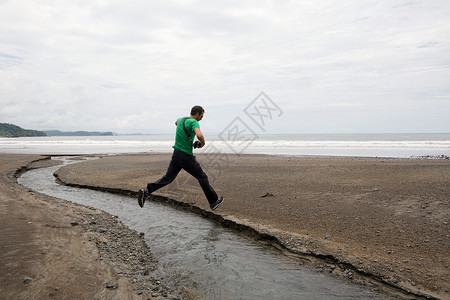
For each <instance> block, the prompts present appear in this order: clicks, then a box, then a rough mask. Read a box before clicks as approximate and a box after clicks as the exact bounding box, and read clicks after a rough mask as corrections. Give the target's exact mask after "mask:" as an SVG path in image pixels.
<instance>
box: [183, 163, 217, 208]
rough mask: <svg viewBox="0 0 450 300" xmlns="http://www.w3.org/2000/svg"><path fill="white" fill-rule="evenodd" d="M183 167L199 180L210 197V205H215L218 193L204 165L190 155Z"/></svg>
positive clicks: (204, 191) (208, 197) (206, 194)
mask: <svg viewBox="0 0 450 300" xmlns="http://www.w3.org/2000/svg"><path fill="white" fill-rule="evenodd" d="M189 156H190V155H189ZM182 167H183V169H185V170H186V172H188V173H189V174H191V175H192V176H194V177H195V178H196V179H197V180H198V182H199V183H200V186H201V187H202V190H203V193H204V194H205V196H206V198H207V199H208V202H209V205H210V206H213V205H214V204H215V203H216V202H217V199H218V197H217V193H216V192H215V191H214V189H213V188H212V186H211V185H210V184H209V180H208V176H206V174H205V172H203V169H202V167H201V166H200V164H199V163H198V162H197V160H196V159H195V157H194V156H190V157H189V158H188V159H186V160H184V163H183V165H182Z"/></svg>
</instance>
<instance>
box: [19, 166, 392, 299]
mask: <svg viewBox="0 0 450 300" xmlns="http://www.w3.org/2000/svg"><path fill="white" fill-rule="evenodd" d="M54 159H59V160H63V161H64V164H68V163H74V162H75V161H70V160H67V159H65V158H62V157H58V158H54ZM60 167H61V166H54V167H49V168H42V169H34V170H30V171H28V172H26V173H24V174H23V175H22V176H21V177H20V178H19V179H18V181H19V183H20V184H22V185H24V186H26V187H28V188H30V189H32V190H35V191H38V192H40V193H43V194H46V195H50V196H54V197H57V198H60V199H65V200H67V201H71V202H75V203H78V204H82V205H86V206H90V207H94V208H97V209H101V210H103V211H106V212H108V213H110V214H112V215H116V216H118V217H119V218H120V219H121V221H122V222H123V223H124V224H125V225H127V226H128V227H130V228H132V229H134V230H136V231H138V232H144V233H145V239H146V242H147V243H148V244H149V245H150V247H151V249H152V252H153V255H154V256H155V257H156V258H157V259H158V261H159V263H161V264H162V265H163V266H164V269H165V270H166V271H168V272H169V274H170V273H171V274H173V275H175V276H176V277H177V278H179V279H180V280H183V278H184V279H185V280H186V281H188V280H189V281H193V282H195V284H196V286H197V288H198V289H199V290H200V291H201V292H202V293H203V294H204V296H205V297H206V299H391V298H390V297H388V296H386V295H382V294H379V293H378V292H374V291H371V290H370V289H369V288H366V287H362V286H359V285H355V284H352V283H350V282H345V281H342V280H340V279H337V278H334V277H332V276H330V275H328V274H325V273H321V272H319V271H316V270H314V269H313V268H311V267H308V266H305V265H302V264H299V262H298V261H295V260H291V259H289V258H286V257H284V256H282V255H280V254H279V253H277V252H276V251H275V250H271V249H270V248H269V247H267V246H265V245H262V244H260V243H258V242H256V241H254V240H252V239H249V238H246V237H243V236H240V235H239V234H237V233H235V232H233V231H232V230H230V229H227V228H224V227H223V226H221V225H220V224H217V223H215V222H212V221H210V220H207V219H205V218H202V217H200V216H197V215H195V214H192V213H189V212H184V211H180V210H177V209H174V208H171V207H169V206H167V205H164V204H160V203H154V202H147V203H146V204H145V207H144V208H143V209H142V208H140V207H139V206H138V205H137V201H136V199H132V198H129V197H124V196H120V195H115V194H110V193H103V192H98V191H93V190H88V189H79V188H73V187H68V186H63V185H59V184H57V183H56V182H55V178H54V176H53V173H54V172H55V171H56V170H57V169H58V168H60Z"/></svg>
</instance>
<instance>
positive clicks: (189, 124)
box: [173, 117, 200, 155]
mask: <svg viewBox="0 0 450 300" xmlns="http://www.w3.org/2000/svg"><path fill="white" fill-rule="evenodd" d="M183 119H184V117H182V118H179V119H177V132H176V135H175V145H173V148H174V149H177V150H180V151H183V152H184V153H187V154H190V155H194V153H193V152H192V148H193V146H192V144H193V143H194V137H195V132H194V129H195V128H200V125H199V124H198V121H197V120H195V119H192V118H186V122H185V123H184V125H185V126H186V129H187V131H188V132H189V134H190V135H191V137H192V141H190V140H189V138H188V137H187V135H186V132H184V129H183Z"/></svg>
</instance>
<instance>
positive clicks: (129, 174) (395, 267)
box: [0, 154, 450, 299]
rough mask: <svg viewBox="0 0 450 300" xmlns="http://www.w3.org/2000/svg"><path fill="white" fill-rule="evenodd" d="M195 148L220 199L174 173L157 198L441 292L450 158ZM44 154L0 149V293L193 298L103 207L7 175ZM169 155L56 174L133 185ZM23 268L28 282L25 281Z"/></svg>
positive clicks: (109, 186) (394, 282) (332, 264)
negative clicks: (201, 151)
mask: <svg viewBox="0 0 450 300" xmlns="http://www.w3.org/2000/svg"><path fill="white" fill-rule="evenodd" d="M197 157H198V160H199V161H200V163H201V164H202V166H203V167H204V169H205V171H206V172H207V174H208V175H209V178H210V181H211V183H212V185H213V186H214V188H215V189H216V190H217V192H218V194H219V195H223V196H225V202H224V204H223V205H222V206H220V207H219V208H218V209H217V210H216V211H214V214H211V213H210V210H209V207H208V205H207V201H206V199H205V198H204V196H203V194H202V191H201V189H200V187H199V185H198V183H197V182H196V181H195V180H193V179H192V178H191V177H190V176H189V175H188V174H186V173H185V172H184V171H182V172H181V173H180V175H179V177H178V178H177V180H176V181H174V182H173V183H172V184H171V185H169V186H167V187H165V188H163V189H161V190H160V191H158V192H157V193H156V194H157V195H159V196H162V197H161V198H158V199H159V200H161V201H167V202H169V203H171V205H175V206H177V207H178V208H180V209H189V210H192V211H195V212H197V213H201V214H203V215H204V216H206V217H210V218H214V219H216V220H218V221H220V222H223V223H224V224H226V225H228V226H235V228H239V226H237V225H239V224H242V225H244V226H243V227H242V228H253V229H255V230H256V231H257V232H258V234H259V237H264V238H266V239H267V238H269V239H270V238H272V239H273V241H275V244H276V245H279V246H280V247H281V248H282V249H283V250H284V251H285V253H286V254H298V255H300V256H301V257H302V259H303V260H309V261H311V262H312V263H314V264H316V265H317V268H319V269H320V270H323V272H330V273H332V274H334V275H336V276H339V277H343V278H344V280H353V281H357V282H358V281H359V282H365V283H366V284H367V282H366V281H365V280H364V278H367V277H372V278H376V279H377V280H381V281H383V282H384V283H386V285H387V286H389V285H391V286H396V287H399V288H401V289H403V290H405V291H411V292H413V293H414V294H418V295H426V296H429V297H435V298H438V299H449V298H450V296H449V295H450V279H449V278H450V276H449V274H450V272H449V271H450V269H449V263H450V261H449V260H450V258H449V253H450V236H449V235H450V232H449V229H450V228H449V225H448V222H449V221H450V220H449V219H450V201H449V199H450V184H449V183H450V161H449V160H408V159H381V158H332V157H274V156H264V155H241V156H236V155H234V156H233V155H198V156H197ZM42 158H44V157H43V156H38V155H16V154H2V155H1V156H0V180H1V184H0V207H1V210H0V225H1V226H2V227H1V228H2V229H3V230H2V231H0V239H1V241H2V245H1V248H0V262H1V263H0V282H1V285H0V292H1V294H2V296H4V297H6V299H11V298H14V299H28V298H30V297H32V296H33V297H35V298H36V297H37V298H46V297H55V298H56V299H64V298H68V297H76V298H80V299H147V298H149V297H151V296H152V294H153V296H155V298H156V299H158V298H160V299H162V298H165V297H164V296H167V297H169V298H170V297H182V296H183V298H184V299H186V298H192V299H195V298H196V296H195V295H196V294H195V291H190V290H185V291H179V290H178V291H177V290H174V289H173V287H171V284H170V278H165V276H164V273H163V270H160V269H159V268H158V264H157V262H155V261H154V259H153V258H152V257H151V254H149V253H151V245H149V247H150V248H148V246H147V245H145V243H143V242H142V238H141V237H139V235H138V234H137V233H136V232H133V231H131V230H128V229H127V228H126V227H124V226H123V225H122V224H121V223H120V222H118V221H117V220H115V219H114V218H111V216H109V215H108V214H105V213H102V212H100V211H98V210H93V209H89V208H85V207H82V206H79V205H75V204H70V203H67V202H65V201H61V200H58V199H55V198H51V197H47V196H43V195H40V194H38V193H34V192H31V191H28V190H27V189H26V188H24V187H22V186H20V185H18V184H17V183H15V178H14V174H15V173H16V170H17V169H20V168H21V167H25V166H27V165H29V163H30V162H31V161H33V160H37V159H42ZM169 159H170V155H169V154H149V155H142V154H141V155H120V156H105V157H103V158H102V159H99V160H93V161H88V162H82V163H80V164H75V165H70V166H66V167H64V168H62V169H60V171H59V172H58V176H59V178H60V179H61V180H63V181H64V182H66V183H70V184H74V185H81V186H91V187H97V188H99V189H106V190H114V191H116V192H119V191H122V192H125V193H127V192H128V191H129V193H130V194H136V192H137V190H138V189H139V188H142V187H145V185H146V183H147V182H148V181H153V180H156V179H158V178H160V177H161V176H162V175H163V174H164V173H165V171H166V168H167V166H168V163H169ZM49 163H52V162H49V161H43V162H40V163H35V164H32V165H31V166H32V167H39V166H44V165H46V164H49ZM164 199H166V200H164ZM168 199H174V200H175V201H173V200H168ZM136 205H137V203H136ZM230 221H231V222H230ZM230 224H234V225H230ZM105 228H106V229H107V230H106V233H111V234H105V230H104V229H105ZM100 229H101V230H100ZM101 231H102V232H101ZM115 232H120V234H121V235H123V234H125V233H126V234H127V236H128V237H129V240H130V245H131V244H132V245H136V246H131V247H132V249H130V251H137V252H136V253H137V254H136V257H138V258H139V259H138V261H134V262H133V261H131V262H130V261H128V260H127V261H126V264H127V265H126V266H125V265H124V264H125V262H124V261H122V260H121V256H123V255H122V254H121V253H120V250H119V249H118V247H117V245H115V244H114V233H115ZM105 245H110V246H109V248H108V247H106V248H107V249H104V247H105ZM316 257H319V258H321V259H319V260H315V258H316ZM141 261H144V262H145V263H144V264H142V263H141ZM143 265H144V266H143ZM141 268H144V269H145V270H144V269H141ZM122 269H124V270H125V271H124V272H122V271H120V270H122ZM132 270H139V272H137V273H132ZM141 271H142V272H141ZM25 277H30V278H31V281H29V282H23V280H24V278H25ZM180 295H181V296H180ZM165 299H166V298H165Z"/></svg>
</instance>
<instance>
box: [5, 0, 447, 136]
mask: <svg viewBox="0 0 450 300" xmlns="http://www.w3.org/2000/svg"><path fill="white" fill-rule="evenodd" d="M262 91H264V92H265V94H266V95H267V96H268V97H269V98H270V99H271V100H272V101H273V103H276V105H277V106H278V107H279V109H280V110H282V114H281V116H277V117H276V118H275V117H274V119H273V120H271V122H269V123H267V127H266V128H265V129H264V130H265V132H267V133H335V132H363V133H365V132H375V133H376V132H450V1H446V0H437V1H436V0H424V1H415V0H412V1H410V0H391V1H380V0H374V1H368V0H354V1H352V0H340V1H300V0H299V1H282V0H277V1H275V0H274V1H270V0H268V1H256V0H255V1H242V0H240V1H231V0H226V1H225V0H223V1H206V0H205V1H190V0H179V1H167V0H161V1H151V0H137V1H128V0H127V1H125V0H89V1H74V0H11V1H5V0H0V104H1V105H0V122H1V123H5V122H6V123H13V124H16V125H19V126H21V127H24V128H29V129H39V130H47V129H59V130H64V131H74V130H97V131H115V132H118V133H133V132H143V133H171V132H173V129H174V125H173V124H174V121H175V119H176V118H177V117H180V116H183V115H187V114H189V111H190V108H191V107H192V106H193V105H197V104H199V105H202V106H203V107H204V108H205V110H206V113H205V118H204V119H203V121H202V122H201V126H202V130H203V132H204V133H205V132H206V133H218V132H221V131H222V130H223V129H224V128H226V127H227V125H228V124H229V123H230V122H232V121H233V120H234V118H235V117H236V116H245V114H244V112H243V111H244V109H245V108H246V107H247V106H248V105H249V104H250V103H251V102H252V101H253V100H254V99H255V97H257V96H258V95H259V94H260V92H262ZM242 119H243V120H244V122H245V118H244V117H243V118H242ZM255 130H256V129H255Z"/></svg>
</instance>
